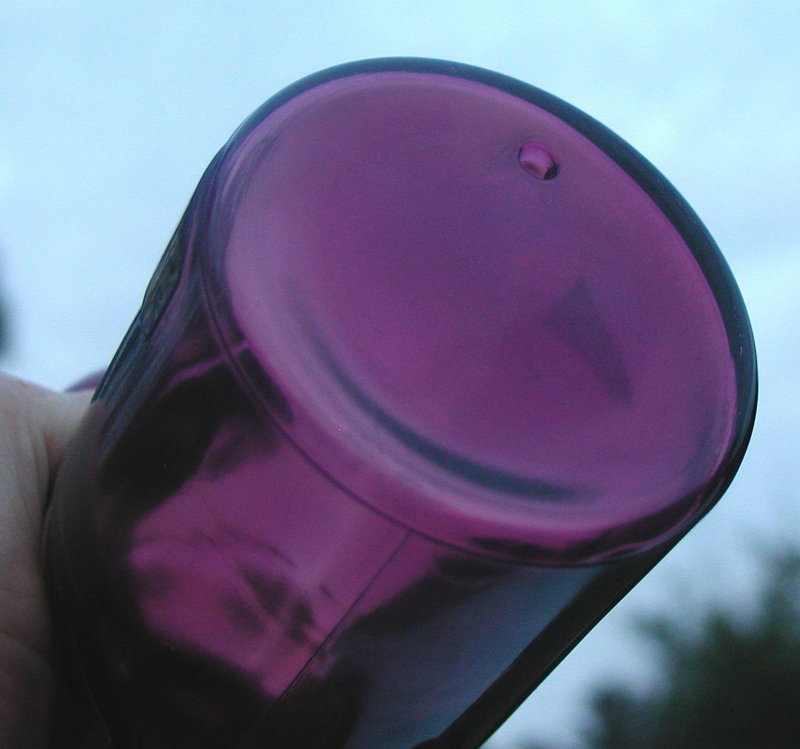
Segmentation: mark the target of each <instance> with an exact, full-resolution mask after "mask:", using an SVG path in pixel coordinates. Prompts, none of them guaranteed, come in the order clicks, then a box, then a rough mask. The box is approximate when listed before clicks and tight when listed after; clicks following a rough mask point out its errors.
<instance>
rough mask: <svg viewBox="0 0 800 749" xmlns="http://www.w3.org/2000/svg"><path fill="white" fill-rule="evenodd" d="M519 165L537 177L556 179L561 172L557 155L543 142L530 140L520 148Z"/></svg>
mask: <svg viewBox="0 0 800 749" xmlns="http://www.w3.org/2000/svg"><path fill="white" fill-rule="evenodd" d="M519 165H520V166H521V167H522V168H523V169H524V170H525V171H526V172H527V173H528V174H530V175H531V177H535V178H536V179H542V180H550V179H555V177H557V176H558V172H559V165H558V162H557V161H556V158H555V156H553V154H552V153H550V151H549V150H548V149H547V148H545V147H544V146H543V145H542V144H541V143H536V142H535V141H530V140H529V141H527V142H526V143H523V144H522V148H520V149H519Z"/></svg>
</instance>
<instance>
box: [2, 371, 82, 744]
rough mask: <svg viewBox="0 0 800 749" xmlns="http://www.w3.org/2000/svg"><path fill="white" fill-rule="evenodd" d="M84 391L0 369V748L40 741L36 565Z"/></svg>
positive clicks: (45, 631) (43, 646)
mask: <svg viewBox="0 0 800 749" xmlns="http://www.w3.org/2000/svg"><path fill="white" fill-rule="evenodd" d="M89 399H90V394H89V393H55V392H52V391H50V390H46V389H44V388H41V387H39V386H37V385H32V384H31V383H28V382H23V381H21V380H17V379H15V378H13V377H9V376H8V375H4V374H0V471H2V474H1V475H2V480H1V481H0V746H2V747H5V749H39V747H45V746H46V745H47V738H48V728H49V711H50V700H51V697H52V689H53V682H54V673H53V668H52V662H51V647H50V635H51V633H50V621H49V615H48V610H47V603H46V598H45V590H44V580H43V577H42V567H41V536H42V512H43V508H44V503H45V499H46V496H47V490H48V486H49V484H50V481H51V479H52V477H53V476H54V474H55V472H56V470H57V468H58V465H59V462H60V461H61V456H62V454H63V452H64V449H65V447H66V444H67V442H68V441H69V438H70V437H71V435H72V434H73V432H74V431H75V429H76V428H77V426H78V424H79V423H80V420H81V418H82V417H83V414H84V413H85V411H86V409H87V407H88V405H89Z"/></svg>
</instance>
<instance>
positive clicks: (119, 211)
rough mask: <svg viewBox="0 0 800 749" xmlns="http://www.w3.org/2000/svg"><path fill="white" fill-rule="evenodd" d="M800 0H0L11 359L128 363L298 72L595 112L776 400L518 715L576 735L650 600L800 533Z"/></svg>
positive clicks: (1, 234) (681, 596) (699, 599)
mask: <svg viewBox="0 0 800 749" xmlns="http://www.w3.org/2000/svg"><path fill="white" fill-rule="evenodd" d="M798 34H800V4H798V3H797V2H795V1H794V0H791V1H789V2H761V3H756V2H738V1H736V0H709V1H703V0H691V1H685V2H683V1H676V2H665V1H664V0H652V1H647V2H645V1H642V2H634V1H633V0H593V1H589V0H587V1H586V2H579V1H577V0H561V1H560V2H557V3H556V2H544V1H542V2H533V1H528V2H525V1H523V0H516V1H514V0H484V1H483V2H472V1H471V0H455V1H452V2H450V1H445V0H441V1H439V0H407V1H406V2H399V1H398V2H389V1H388V0H387V1H381V0H330V1H329V2H322V1H317V2H309V1H305V0H293V1H292V2H288V1H287V2H260V3H259V2H225V1H224V0H214V1H206V2H203V1H200V0H195V1H194V2H170V1H169V0H160V1H159V2H153V1H152V0H139V2H136V3H130V2H110V1H109V0H103V1H102V2H101V1H96V0H85V1H84V2H81V3H80V4H78V3H65V2H47V1H46V0H39V1H38V2H37V1H36V0H26V1H23V0H3V2H2V3H0V287H2V290H3V296H4V297H5V298H6V300H7V302H8V306H9V312H10V323H11V329H12V335H13V338H12V341H11V348H10V351H9V353H8V354H7V355H6V356H5V358H4V359H3V360H2V361H0V366H3V367H4V368H5V369H6V370H8V371H11V372H13V373H15V374H18V375H20V376H24V377H27V378H30V379H33V380H36V381H38V382H42V383H44V384H46V385H49V386H51V387H55V388H62V387H64V386H66V385H68V384H69V383H70V382H72V381H74V380H75V379H78V378H79V377H80V376H82V375H83V374H85V373H87V372H89V371H92V370H94V369H97V368H98V367H101V366H102V365H103V364H104V363H106V362H108V360H109V359H110V358H111V355H112V354H113V352H114V350H115V348H116V345H117V343H118V342H119V340H120V338H121V336H122V334H123V333H124V331H125V329H126V327H127V325H128V323H129V321H130V319H131V318H132V317H133V315H134V313H135V311H136V309H137V307H138V304H139V302H140V299H141V295H142V292H143V290H144V288H145V285H146V283H147V280H148V278H149V276H150V275H151V273H152V270H153V268H154V266H155V264H156V262H157V260H158V257H159V255H160V254H161V252H162V250H163V248H164V246H165V244H166V242H167V240H168V238H169V236H170V234H171V231H172V229H173V228H174V226H175V224H176V222H177V220H178V218H179V217H180V215H181V213H182V212H183V209H184V206H185V204H186V202H187V200H188V199H189V196H190V195H191V193H192V190H193V189H194V186H195V184H196V182H197V179H198V178H199V176H200V174H201V173H202V171H203V169H204V168H205V166H206V164H207V163H208V161H209V160H210V158H211V157H212V156H213V154H214V153H215V151H216V150H217V149H218V148H219V147H220V146H221V145H222V144H223V143H224V141H225V140H226V139H227V138H228V136H229V135H230V134H231V132H232V131H233V129H234V128H235V127H236V126H237V125H238V123H239V122H240V121H241V120H242V119H243V118H244V117H245V116H246V115H247V114H249V113H250V112H251V111H252V110H253V109H254V108H255V107H256V106H258V105H259V104H260V103H261V102H262V101H263V100H265V99H266V98H267V97H269V96H270V95H271V94H273V93H275V92H276V91H278V90H279V89H280V88H282V87H283V86H285V85H287V84H289V83H291V82H292V81H294V80H296V79H297V78H300V77H302V76H304V75H306V74H308V73H311V72H314V71H316V70H319V69H321V68H324V67H327V66H330V65H333V64H336V63H340V62H345V61H348V60H353V59H358V58H366V57H376V56H386V55H421V56H428V57H439V58H449V59H454V60H459V61H462V62H468V63H472V64H475V65H481V66H483V67H487V68H491V69H494V70H498V71H500V72H503V73H506V74H509V75H512V76H515V77H517V78H521V79H523V80H525V81H528V82H530V83H533V84H534V85H536V86H539V87H540V88H544V89H545V90H548V91H550V92H552V93H554V94H556V95H558V96H560V97H561V98H564V99H566V100H567V101H569V102H571V103H572V104H575V105H577V106H578V107H580V108H582V109H584V110H585V111H587V112H589V113H590V114H592V115H593V116H595V117H596V118H597V119H599V120H600V121H601V122H604V123H605V124H606V125H608V126H610V127H611V128H612V129H613V130H615V131H617V132H618V133H619V134H620V135H622V136H623V137H624V138H625V139H626V140H628V141H629V142H630V143H632V144H633V145H634V146H635V147H636V148H638V149H639V150H640V151H641V152H642V153H644V154H645V155H646V156H647V157H648V158H649V159H650V160H651V161H653V162H654V163H655V164H656V165H657V166H658V167H659V169H661V171H663V172H664V173H665V174H666V175H667V176H668V177H669V178H670V180H671V181H672V182H673V183H674V184H675V185H676V186H677V187H678V189H679V190H680V191H681V192H682V193H683V194H684V195H685V197H686V198H687V199H688V200H689V202H690V203H691V204H692V205H693V206H694V208H695V210H696V211H697V212H698V213H699V215H700V216H701V217H702V218H703V220H704V221H705V223H706V225H707V226H708V227H709V229H710V231H711V233H712V234H713V235H714V236H715V238H716V239H717V241H718V243H719V245H720V247H721V248H722V250H723V252H724V254H725V255H726V257H727V258H728V260H729V263H730V265H731V267H732V269H733V271H734V274H735V276H736V277H737V279H738V281H739V284H740V287H741V289H742V292H743V295H744V297H745V300H746V302H747V305H748V308H749V310H750V314H751V319H752V323H753V327H754V330H755V335H756V342H757V346H758V351H759V358H760V373H761V388H762V389H761V392H762V396H761V405H760V412H759V418H758V423H757V427H756V432H755V436H754V439H753V443H752V447H751V450H750V452H749V454H748V456H747V458H746V460H745V462H744V465H743V467H742V469H741V471H740V474H739V477H738V478H737V480H736V482H735V483H734V486H733V488H732V489H731V490H730V492H729V493H728V495H727V496H726V497H725V499H724V500H723V501H722V502H721V504H720V505H719V506H718V507H717V508H716V509H715V510H714V511H713V512H712V513H711V514H710V515H709V516H708V517H707V518H706V519H704V521H703V522H702V523H701V524H700V526H698V528H697V529H695V531H693V532H692V534H690V536H689V537H687V538H686V539H685V540H684V541H683V542H682V543H681V545H680V546H679V547H678V549H676V550H675V551H674V552H673V553H672V554H670V556H669V557H668V558H667V559H666V560H665V561H664V562H662V564H661V565H660V567H659V569H658V570H657V571H655V572H654V573H652V574H651V576H649V577H648V578H647V580H646V581H645V582H644V583H643V584H642V585H641V586H640V587H639V588H638V589H637V590H636V591H635V592H634V593H632V594H631V595H630V596H629V597H628V599H626V601H625V602H624V603H623V604H621V605H620V606H619V607H618V608H617V609H616V610H615V611H614V612H613V613H612V614H611V615H610V616H609V617H607V619H606V620H605V621H604V622H603V623H602V624H601V625H600V626H599V627H598V628H597V629H596V630H595V631H594V632H593V633H592V635H590V636H589V637H588V638H587V639H586V640H585V641H584V642H583V643H582V644H581V645H580V646H579V647H578V648H577V649H576V650H575V651H574V653H573V655H571V656H570V657H569V658H568V659H567V660H566V661H565V662H564V663H563V664H562V666H561V667H560V668H559V669H558V671H557V672H556V673H555V674H554V675H553V676H552V677H551V678H550V679H549V680H548V681H547V682H546V683H545V685H544V686H543V687H541V688H540V689H539V690H538V691H537V693H536V695H534V697H532V698H531V699H530V700H529V702H528V703H527V704H526V705H525V706H524V707H523V708H522V709H521V710H520V711H518V713H517V715H516V716H515V717H514V718H513V719H512V720H511V721H510V722H509V723H508V724H507V726H506V727H505V728H504V729H503V731H502V732H501V734H499V735H498V738H497V740H496V745H498V746H513V744H514V743H515V742H516V741H517V740H518V739H519V737H521V736H523V735H529V734H531V733H535V734H536V735H538V736H541V737H542V738H552V739H553V740H557V741H558V742H559V745H560V746H563V747H569V746H571V743H572V742H573V740H574V738H575V736H576V735H577V734H576V731H578V730H579V727H580V724H581V721H582V720H583V719H584V713H583V711H582V699H583V696H584V695H585V694H586V693H587V690H588V689H589V688H590V687H591V686H592V685H593V684H596V683H597V681H598V680H602V679H604V678H612V677H614V678H629V679H632V680H634V681H635V682H636V683H637V684H640V685H645V684H646V683H647V681H648V679H649V678H651V675H652V673H653V666H652V664H651V663H650V661H649V660H648V651H647V649H646V648H645V647H643V646H641V645H640V644H638V643H637V641H636V640H635V638H634V637H632V635H631V631H630V621H631V620H632V619H633V618H634V617H635V616H636V615H637V614H639V613H641V612H642V611H653V610H666V611H674V612H679V613H680V615H681V616H682V617H686V618H688V619H689V620H691V618H692V616H694V615H695V614H696V613H697V612H698V611H700V610H702V608H703V606H704V605H706V602H707V601H708V600H710V599H717V600H722V601H724V602H726V604H727V605H730V606H731V607H736V608H738V609H740V610H742V611H744V612H745V614H746V611H747V606H748V602H749V601H750V599H751V598H752V595H753V591H754V590H755V585H756V583H757V581H758V570H757V565H756V564H754V563H753V561H752V553H751V550H752V549H753V548H755V547H758V545H759V544H761V543H762V542H764V541H771V542H774V541H775V540H779V539H785V538H788V539H797V538H798V531H800V491H798V489H797V485H798V474H799V473H800V469H799V468H798V465H799V464H800V460H798V458H800V395H798V386H797V385H798V375H799V374H800V346H799V345H798V335H797V330H796V328H797V323H798V321H799V320H800V283H799V282H800V209H799V208H798V203H799V202H800V200H798V199H799V198H800V45H798V42H797V40H798Z"/></svg>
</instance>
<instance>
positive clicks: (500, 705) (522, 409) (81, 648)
mask: <svg viewBox="0 0 800 749" xmlns="http://www.w3.org/2000/svg"><path fill="white" fill-rule="evenodd" d="M755 388H756V385H755V357H754V349H753V344H752V338H751V334H750V329H749V325H748V322H747V317H746V313H745V311H744V307H743V304H742V302H741V299H740V298H739V294H738V291H737V289H736V286H735V284H734V282H733V279H732V278H731V276H730V273H729V271H728V270H727V267H726V265H725V263H724V260H723V259H722V257H721V256H720V254H719V251H718V250H717V248H716V246H715V245H714V243H713V240H712V239H711V238H710V237H709V236H708V234H707V233H706V231H705V229H704V228H703V227H702V224H700V222H699V220H698V219H697V217H696V216H695V215H694V213H693V212H692V211H691V209H690V208H689V207H688V206H687V205H686V204H685V202H684V201H683V200H682V199H681V198H680V196H679V195H678V194H677V193H676V192H675V191H674V189H673V188H672V187H671V186H670V185H669V184H668V183H667V182H666V180H664V178H663V177H662V176H661V175H660V174H658V172H656V170H655V169H654V168H653V167H652V166H650V165H649V164H648V163H647V162H645V161H644V160H643V159H642V158H641V157H640V156H639V155H638V154H636V153H635V152H634V151H633V150H632V149H631V148H630V147H629V146H627V145H626V144H624V143H623V142H622V141H620V140H619V139H618V138H617V137H616V136H614V135H613V134H612V133H610V132H609V131H607V130H606V129H605V128H603V127H602V126H601V125H599V124H598V123H596V122H594V121H593V120H591V119H590V118H589V117H587V116H586V115H584V114H582V113H581V112H579V111H577V110H575V109H574V108H572V107H570V106H569V105H567V104H565V103H564V102H561V101H560V100H558V99H555V98H554V97H551V96H550V95H548V94H545V93H544V92H542V91H539V90H537V89H534V88H532V87H530V86H527V85H525V84H522V83H520V82H518V81H514V80H512V79H509V78H506V77H504V76H500V75H497V74H495V73H490V72H488V71H485V70H480V69H477V68H472V67H467V66H463V65H457V64H454V63H445V62H439V61H432V60H419V59H388V60H373V61H368V62H363V63H354V64H349V65H345V66H341V67H338V68H334V69H331V70H328V71H325V72H323V73H320V74H318V75H316V76H312V77H311V78H308V79H305V80H303V81H301V82H299V83H298V84H295V85H294V86H292V87H290V88H289V89H287V90H286V91H284V92H282V93H281V94H278V95H277V96H276V97H275V98H273V99H272V100H270V101H269V102H267V103H266V104H265V105H264V106H263V107H262V108H261V109H260V110H258V111H257V112H256V113H255V114H254V115H253V116H252V117H251V118H250V119H248V120H247V121H246V122H245V123H244V124H243V125H242V127H241V128H240V129H239V130H238V131H237V132H236V133H235V134H234V136H233V138H232V139H231V141H230V142H229V143H228V144H227V145H226V146H225V148H223V150H222V151H221V152H220V154H219V155H218V156H217V157H216V158H215V160H214V161H213V162H212V164H211V166H210V167H209V169H208V170H207V172H206V174H205V175H204V176H203V178H202V180H201V182H200V185H199V187H198V189H197V191H196V193H195V195H194V197H193V198H192V200H191V202H190V204H189V207H188V209H187V211H186V213H185V215H184V217H183V219H182V220H181V223H180V224H179V226H178V229H177V231H176V233H175V236H174V238H173V240H172V242H171V243H170V245H169V247H168V248H167V252H166V253H165V255H164V258H163V259H162V262H161V265H160V266H159V269H158V271H157V272H156V276H155V277H154V280H153V282H152V283H151V285H150V288H149V289H148V292H147V294H146V296H145V301H144V304H143V307H142V310H141V312H140V313H139V315H138V316H137V318H136V320H135V321H134V323H133V326H132V327H131V329H130V331H129V333H128V335H127V336H126V338H125V340H124V341H123V344H122V346H121V348H120V351H119V352H118V354H117V356H116V357H115V359H114V361H113V362H112V364H111V366H110V367H109V370H108V372H107V373H106V375H105V377H104V378H103V381H102V382H101V383H100V386H99V388H98V390H97V392H96V396H95V400H94V403H93V406H92V408H91V410H90V413H89V415H88V417H87V420H86V422H85V424H84V426H83V429H82V431H81V433H80V434H79V436H78V437H77V438H76V440H75V442H74V444H73V445H72V447H71V448H70V451H69V454H68V456H67V458H66V459H65V462H64V464H63V467H62V469H61V471H60V474H59V478H58V482H57V485H56V488H55V491H54V496H53V500H52V503H51V506H50V510H49V513H48V525H47V532H46V541H47V545H46V551H47V565H48V567H47V569H48V574H49V576H50V583H51V591H52V595H53V606H54V612H55V616H56V620H57V623H58V630H59V633H60V635H61V637H62V658H63V661H64V663H63V669H64V672H65V674H66V675H65V683H66V685H67V686H66V687H65V689H64V692H65V693H69V695H71V696H70V697H64V696H63V695H62V698H61V704H60V706H59V709H60V711H61V714H60V717H59V723H58V726H57V736H60V737H61V738H58V739H56V742H58V741H61V742H62V744H63V743H64V742H67V741H71V742H72V743H73V744H74V743H77V742H79V741H84V743H86V744H87V745H97V746H102V745H104V744H103V742H104V741H105V740H106V739H107V736H106V732H107V734H108V736H110V737H111V738H112V739H113V742H114V744H113V745H114V747H115V748H117V749H124V748H126V747H131V748H134V747H135V748H137V749H138V748H147V749H151V748H156V747H158V748H161V747H192V748H193V749H197V748H200V749H203V748H204V747H208V748H210V747H219V748H220V749H222V748H223V747H224V748H225V749H228V748H229V747H241V749H256V748H261V747H281V748H282V747H298V748H299V747H303V748H304V749H314V748H315V747H320V748H323V747H324V748H326V749H327V748H329V747H347V749H374V748H375V747H381V749H407V748H408V747H414V746H422V745H425V746H426V747H464V748H466V747H476V746H478V745H479V744H480V743H481V742H482V741H483V740H485V738H486V737H487V736H488V734H490V733H491V732H492V731H493V730H494V729H495V728H496V727H497V725H498V724H499V723H500V722H502V720H503V719H504V718H505V717H506V715H507V714H508V713H509V712H510V711H511V710H513V709H514V707H516V705H517V704H518V703H519V702H520V701H521V700H522V699H523V698H524V697H525V696H526V695H527V694H528V693H529V692H530V691H531V690H532V689H533V688H534V687H535V685H536V684H537V683H538V682H539V681H540V680H541V679H542V678H543V677H544V675H545V674H546V673H547V672H548V671H549V670H550V669H551V668H552V667H553V665H554V664H555V663H556V662H557V661H558V660H559V659H560V658H561V657H563V655H564V654H565V653H566V652H567V650H569V648H570V647H571V646H572V645H574V643H575V641H576V640H577V639H578V638H579V637H580V636H581V635H582V634H584V633H585V631H586V630H587V629H589V628H590V627H591V626H592V625H593V624H594V622H595V621H596V620H597V619H598V618H599V617H600V616H602V615H603V614H604V613H605V612H606V611H607V610H608V609H609V608H610V607H611V606H613V605H614V603H616V602H617V601H618V600H619V598H621V597H622V596H623V595H624V594H625V592H627V590H628V589H629V588H630V587H631V586H632V585H633V584H634V583H635V582H636V581H637V580H638V579H639V578H640V577H641V576H642V575H643V574H644V573H645V572H646V571H647V570H648V569H649V568H650V567H651V566H652V565H653V564H654V563H655V562H656V561H657V560H658V559H660V558H661V557H662V556H663V555H664V553H666V551H667V549H668V548H669V547H670V546H671V545H672V544H673V543H675V541H676V540H677V539H678V538H679V537H680V536H681V535H682V534H683V533H684V532H685V531H686V530H687V529H688V528H689V527H690V526H691V525H692V524H693V523H694V522H695V521H696V520H697V519H698V518H699V517H700V516H701V515H702V514H704V513H705V512H706V511H707V510H708V508H709V507H710V506H711V505H712V504H713V503H714V502H715V501H716V500H717V499H718V498H719V496H720V495H721V494H722V492H723V491H724V489H725V487H726V486H727V484H728V483H729V481H730V480H731V478H732V477H733V474H734V473H735V471H736V468H737V467H738V464H739V461H740V460H741V457H742V454H743V452H744V449H745V446H746V443H747V439H748V437H749V433H750V429H751V427H752V421H753V416H754V410H755ZM85 685H88V687H86V686H85ZM84 693H85V694H84ZM84 697H85V698H84ZM70 700H72V701H73V702H70ZM81 710H83V712H82V711H81ZM95 711H97V712H95ZM98 716H99V718H98ZM65 737H69V738H68V739H67V738H65ZM92 742H94V744H92Z"/></svg>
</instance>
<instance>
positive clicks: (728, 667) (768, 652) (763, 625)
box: [528, 553, 800, 749]
mask: <svg viewBox="0 0 800 749" xmlns="http://www.w3.org/2000/svg"><path fill="white" fill-rule="evenodd" d="M768 573H769V574H768V579H767V582H766V584H765V585H764V588H763V591H762V593H761V597H760V600H759V601H758V606H757V609H756V613H755V615H754V616H751V617H744V616H743V617H737V616H733V615H732V614H731V613H728V612H726V611H725V610H723V609H722V608H719V607H717V608H713V609H711V610H710V611H709V612H708V613H707V614H706V615H705V616H704V617H703V619H702V620H701V621H700V622H699V626H695V627H690V626H687V623H686V622H682V621H679V620H676V619H673V618H663V617H662V618H657V619H651V620H648V621H647V622H645V623H644V625H643V626H642V630H643V634H644V635H645V636H646V637H648V638H650V639H651V641H652V642H653V643H654V644H655V646H656V649H657V652H658V654H659V658H660V661H661V679H660V681H659V683H658V685H656V686H654V687H653V688H652V689H651V690H650V691H649V692H647V693H643V694H642V693H639V694H636V693H633V692H631V691H630V690H627V689H625V688H624V687H620V686H613V687H612V686H606V687H603V688H602V689H600V690H598V691H597V693H596V694H595V695H594V697H593V698H592V700H591V709H592V715H593V721H592V723H591V727H590V728H589V729H588V730H587V731H586V732H585V734H584V744H583V746H584V747H585V749H798V748H799V747H800V553H780V554H776V555H775V556H774V557H772V559H771V562H770V563H769V565H768ZM535 746H536V747H537V749H545V747H543V746H542V745H540V744H537V745H535ZM528 749H533V745H531V746H529V747H528Z"/></svg>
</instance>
